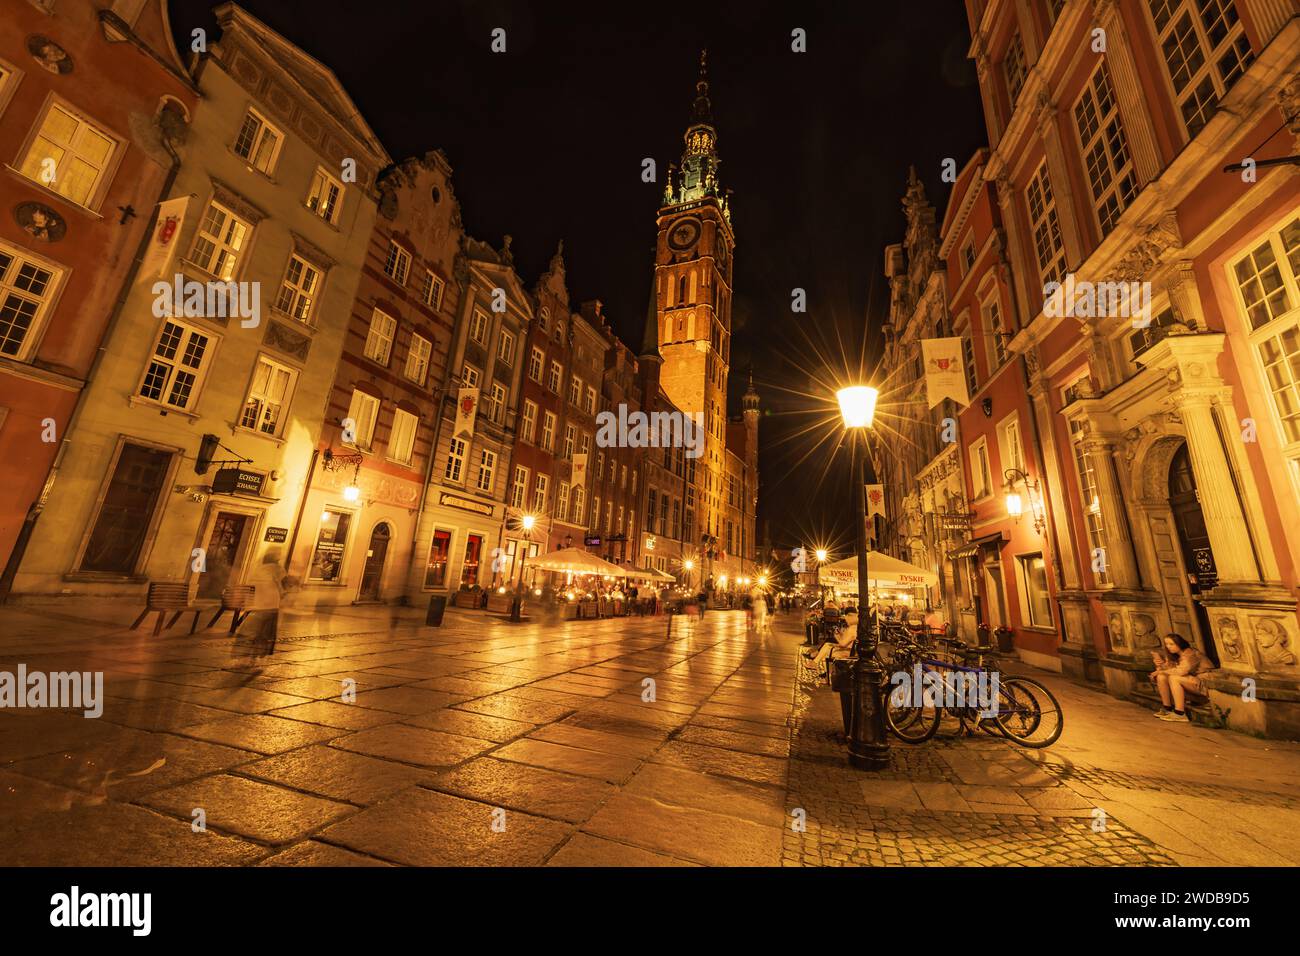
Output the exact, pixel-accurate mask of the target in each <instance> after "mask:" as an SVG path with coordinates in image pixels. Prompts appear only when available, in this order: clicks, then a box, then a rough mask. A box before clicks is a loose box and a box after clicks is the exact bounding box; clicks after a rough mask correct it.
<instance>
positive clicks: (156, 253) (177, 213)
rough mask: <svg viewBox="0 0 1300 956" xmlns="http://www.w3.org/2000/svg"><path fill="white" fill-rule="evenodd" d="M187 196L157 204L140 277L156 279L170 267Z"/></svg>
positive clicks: (141, 262) (183, 222)
mask: <svg viewBox="0 0 1300 956" xmlns="http://www.w3.org/2000/svg"><path fill="white" fill-rule="evenodd" d="M189 205H190V197H189V196H177V197H176V198H175V199H168V200H166V201H165V202H162V203H159V204H158V221H157V222H156V223H154V227H153V235H152V236H150V237H149V246H148V248H147V249H145V251H144V258H142V259H141V260H140V273H139V278H140V279H158V278H163V277H166V276H167V270H168V269H170V268H171V264H172V257H173V256H174V255H175V253H176V245H177V243H179V242H180V241H181V226H183V225H184V224H185V211H186V210H187V209H188V208H189Z"/></svg>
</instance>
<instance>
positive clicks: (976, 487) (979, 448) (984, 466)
mask: <svg viewBox="0 0 1300 956" xmlns="http://www.w3.org/2000/svg"><path fill="white" fill-rule="evenodd" d="M970 463H971V476H970V477H971V486H972V493H973V497H974V498H975V499H976V500H978V499H980V498H987V497H988V496H989V495H991V494H993V479H992V476H991V475H990V474H989V445H988V442H987V441H986V440H985V439H984V438H978V439H976V440H975V441H974V442H972V443H971V446H970Z"/></svg>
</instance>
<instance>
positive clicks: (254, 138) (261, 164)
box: [234, 109, 284, 176]
mask: <svg viewBox="0 0 1300 956" xmlns="http://www.w3.org/2000/svg"><path fill="white" fill-rule="evenodd" d="M283 141H284V136H283V134H281V132H280V131H279V130H278V129H276V128H275V127H274V126H272V125H271V124H270V123H269V122H268V121H267V119H266V117H264V116H263V115H262V114H261V113H259V112H257V110H253V109H250V110H249V111H248V112H247V113H245V114H244V123H243V125H242V126H241V127H240V128H239V135H238V136H237V137H235V147H234V149H235V155H236V156H239V157H241V158H242V159H246V160H248V164H249V165H250V166H252V167H253V168H254V169H256V170H258V171H260V172H263V173H266V174H267V175H268V176H269V175H270V174H271V172H272V171H273V170H274V169H275V161H276V159H278V158H279V156H280V144H281V143H282V142H283Z"/></svg>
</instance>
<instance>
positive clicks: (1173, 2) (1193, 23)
mask: <svg viewBox="0 0 1300 956" xmlns="http://www.w3.org/2000/svg"><path fill="white" fill-rule="evenodd" d="M1147 5H1148V7H1149V8H1150V10H1151V18H1152V22H1153V23H1154V24H1155V28H1156V34H1157V36H1158V38H1159V45H1160V52H1161V53H1162V54H1163V56H1164V61H1165V69H1166V71H1167V72H1168V75H1169V80H1170V82H1171V83H1172V84H1173V87H1174V96H1175V97H1176V98H1177V100H1178V109H1179V112H1180V113H1181V114H1182V117H1183V124H1184V125H1185V126H1186V127H1187V135H1188V137H1189V138H1191V137H1194V136H1196V134H1197V133H1199V132H1200V131H1201V129H1202V128H1203V127H1204V126H1205V124H1206V123H1208V122H1209V121H1210V117H1212V116H1213V115H1214V113H1215V111H1216V110H1218V108H1219V100H1220V99H1222V98H1223V95H1224V94H1225V93H1227V91H1228V90H1229V89H1231V88H1232V85H1233V84H1234V83H1235V82H1237V80H1238V78H1240V77H1241V75H1242V74H1243V73H1245V72H1246V68H1247V67H1248V66H1250V63H1251V60H1252V59H1253V58H1254V57H1253V55H1252V54H1251V50H1250V41H1249V40H1247V39H1246V32H1245V29H1244V28H1243V27H1242V25H1241V21H1240V20H1239V19H1238V18H1237V7H1236V4H1235V3H1234V2H1233V0H1195V2H1193V0H1148V4H1147Z"/></svg>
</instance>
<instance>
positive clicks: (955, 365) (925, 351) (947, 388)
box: [921, 338, 970, 408]
mask: <svg viewBox="0 0 1300 956" xmlns="http://www.w3.org/2000/svg"><path fill="white" fill-rule="evenodd" d="M921 360H922V361H923V362H924V363H925V394H926V401H928V402H929V403H930V407H931V408H934V406H936V405H938V404H939V403H940V402H941V401H943V400H944V399H945V398H951V399H953V400H954V401H956V402H958V403H959V404H961V405H969V404H970V395H969V394H968V393H967V392H966V368H965V366H964V365H963V364H962V356H961V339H959V338H952V339H922V340H921Z"/></svg>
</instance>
